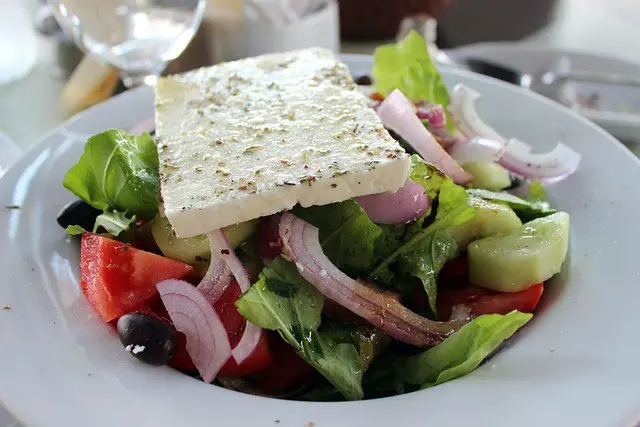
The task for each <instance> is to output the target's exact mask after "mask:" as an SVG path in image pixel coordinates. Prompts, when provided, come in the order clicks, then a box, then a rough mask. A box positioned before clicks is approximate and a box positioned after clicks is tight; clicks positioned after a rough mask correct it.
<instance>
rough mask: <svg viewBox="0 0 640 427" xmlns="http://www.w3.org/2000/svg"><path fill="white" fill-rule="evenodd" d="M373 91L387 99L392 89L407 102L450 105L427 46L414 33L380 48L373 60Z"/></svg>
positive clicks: (445, 89)
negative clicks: (410, 100) (416, 101)
mask: <svg viewBox="0 0 640 427" xmlns="http://www.w3.org/2000/svg"><path fill="white" fill-rule="evenodd" d="M372 75H373V78H374V80H375V84H376V90H377V91H378V92H380V93H381V94H382V95H384V96H387V95H389V94H390V93H391V92H393V91H394V90H395V89H399V90H401V91H402V92H403V93H404V94H405V95H406V96H407V97H408V98H409V99H413V100H428V101H429V102H431V103H433V104H440V105H442V106H443V107H444V108H446V107H448V106H449V92H448V91H447V87H446V86H445V84H444V81H443V80H442V77H441V76H440V73H439V72H438V69H437V68H436V66H435V64H434V63H433V61H432V60H431V58H430V57H429V52H428V50H427V44H426V42H425V40H424V38H423V37H421V36H420V34H418V33H417V32H415V31H412V32H411V33H409V34H408V35H407V36H406V37H405V38H404V40H401V41H400V42H398V43H396V44H390V45H385V46H380V47H378V48H377V49H376V51H375V55H374V58H373V71H372Z"/></svg>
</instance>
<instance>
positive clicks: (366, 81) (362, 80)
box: [356, 75, 373, 86]
mask: <svg viewBox="0 0 640 427" xmlns="http://www.w3.org/2000/svg"><path fill="white" fill-rule="evenodd" d="M356 84H359V85H360V86H371V85H372V84H373V81H372V80H371V77H369V76H367V75H364V76H360V77H358V78H357V79H356Z"/></svg>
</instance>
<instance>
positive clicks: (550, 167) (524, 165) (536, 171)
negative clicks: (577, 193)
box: [499, 139, 581, 181]
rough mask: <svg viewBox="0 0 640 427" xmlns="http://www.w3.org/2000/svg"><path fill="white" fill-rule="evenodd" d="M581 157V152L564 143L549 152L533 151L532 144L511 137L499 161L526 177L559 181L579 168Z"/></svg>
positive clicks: (506, 167)
mask: <svg viewBox="0 0 640 427" xmlns="http://www.w3.org/2000/svg"><path fill="white" fill-rule="evenodd" d="M580 159H581V156H580V154H578V153H576V152H575V151H573V150H572V149H571V148H569V147H568V146H566V145H564V144H562V143H558V145H556V147H555V148H554V149H553V150H551V151H549V152H547V153H532V152H531V146H530V145H528V144H525V143H524V142H522V141H518V140H517V139H510V140H509V142H508V143H507V146H506V149H505V152H504V154H503V156H502V158H501V159H500V162H499V163H500V165H501V166H502V167H504V168H505V169H507V170H509V171H510V172H512V173H514V174H517V175H520V176H523V177H525V178H530V179H539V180H541V181H559V180H561V179H563V178H566V177H567V176H569V175H571V174H572V173H574V172H575V171H576V170H577V169H578V165H579V164H580Z"/></svg>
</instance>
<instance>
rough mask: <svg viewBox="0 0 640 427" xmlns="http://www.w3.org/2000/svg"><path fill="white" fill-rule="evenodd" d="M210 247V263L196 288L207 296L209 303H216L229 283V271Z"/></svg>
mask: <svg viewBox="0 0 640 427" xmlns="http://www.w3.org/2000/svg"><path fill="white" fill-rule="evenodd" d="M210 241H211V239H210ZM211 249H212V250H211V263H210V264H209V269H208V270H207V274H205V276H204V277H203V278H202V280H201V281H200V283H199V284H198V290H199V291H200V292H201V293H202V295H204V296H205V298H207V300H208V301H209V302H210V303H211V305H216V303H217V302H218V300H219V299H220V298H222V295H223V294H224V293H225V291H226V290H227V288H228V287H229V285H230V284H231V273H230V271H229V267H227V264H226V263H225V262H224V260H223V259H221V258H219V257H216V256H214V252H213V248H211Z"/></svg>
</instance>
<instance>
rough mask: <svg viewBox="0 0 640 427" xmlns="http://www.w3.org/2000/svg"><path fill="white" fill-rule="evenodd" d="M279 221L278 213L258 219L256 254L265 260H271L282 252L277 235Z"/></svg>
mask: <svg viewBox="0 0 640 427" xmlns="http://www.w3.org/2000/svg"><path fill="white" fill-rule="evenodd" d="M279 222H280V217H279V215H272V216H268V217H265V218H262V220H261V221H260V244H259V246H258V255H259V256H260V258H261V259H263V260H265V261H271V260H272V259H274V258H276V257H277V256H279V255H280V254H281V253H282V244H281V243H280V237H279V236H278V224H279Z"/></svg>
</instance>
